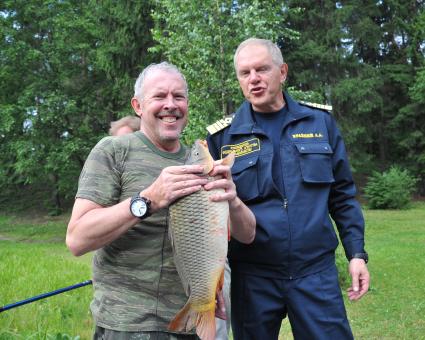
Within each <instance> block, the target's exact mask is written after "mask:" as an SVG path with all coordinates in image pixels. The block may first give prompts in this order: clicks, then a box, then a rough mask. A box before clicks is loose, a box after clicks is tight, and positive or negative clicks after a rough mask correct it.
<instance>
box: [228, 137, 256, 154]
mask: <svg viewBox="0 0 425 340" xmlns="http://www.w3.org/2000/svg"><path fill="white" fill-rule="evenodd" d="M259 150H260V140H259V139H258V138H252V139H248V140H246V141H244V142H242V143H239V144H228V145H223V146H222V147H221V158H224V157H226V156H227V155H228V154H230V153H232V152H234V153H235V156H236V157H240V156H244V155H247V154H250V153H253V152H256V151H259Z"/></svg>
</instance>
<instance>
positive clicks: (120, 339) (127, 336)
mask: <svg viewBox="0 0 425 340" xmlns="http://www.w3.org/2000/svg"><path fill="white" fill-rule="evenodd" d="M198 339H199V338H198V337H197V336H196V335H194V334H191V335H190V334H175V333H166V332H120V331H113V330H111V329H105V328H101V327H96V331H95V333H94V336H93V340H198Z"/></svg>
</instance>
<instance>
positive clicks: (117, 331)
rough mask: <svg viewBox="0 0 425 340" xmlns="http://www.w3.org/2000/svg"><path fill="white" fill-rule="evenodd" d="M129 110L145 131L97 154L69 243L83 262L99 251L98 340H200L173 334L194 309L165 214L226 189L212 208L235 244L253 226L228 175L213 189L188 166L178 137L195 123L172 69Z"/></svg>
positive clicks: (150, 72) (144, 83) (140, 85)
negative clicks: (194, 196) (183, 200)
mask: <svg viewBox="0 0 425 340" xmlns="http://www.w3.org/2000/svg"><path fill="white" fill-rule="evenodd" d="M131 105H132V107H133V109H134V111H135V112H136V114H137V115H138V116H139V117H140V118H141V121H142V123H141V126H140V131H137V132H135V133H132V134H126V135H123V136H119V137H106V138H104V139H102V140H101V141H100V142H99V143H98V144H97V145H96V146H95V147H94V148H93V150H92V151H91V153H90V155H89V157H88V158H87V160H86V163H85V165H84V168H83V171H82V172H81V176H80V180H79V187H78V192H77V195H76V200H75V203H74V207H73V211H72V216H71V219H70V222H69V225H68V231H67V237H66V243H67V246H68V248H69V249H70V250H71V252H72V253H73V254H74V255H76V256H79V255H82V254H85V253H87V252H89V251H92V250H96V253H95V256H94V259H93V285H94V300H93V302H92V304H91V310H92V313H93V316H94V320H95V324H96V331H95V334H94V339H114V340H115V339H190V338H196V336H195V335H194V334H193V333H191V334H177V333H174V334H172V333H169V332H168V331H167V326H168V323H169V322H170V321H171V319H172V318H173V317H174V316H175V314H176V313H177V312H178V311H179V310H180V309H181V308H182V307H183V305H184V304H185V302H186V300H187V297H186V296H185V294H184V290H183V287H182V284H181V281H180V278H179V276H178V274H177V271H176V268H175V265H174V262H173V258H172V250H171V246H170V243H169V240H168V236H167V211H168V206H169V205H170V204H171V203H172V202H173V201H175V200H176V199H178V198H180V197H182V196H185V195H188V194H191V193H193V192H196V191H198V190H200V189H201V188H202V187H204V188H205V189H206V190H211V189H214V188H222V189H224V193H222V194H217V195H216V196H215V197H213V200H215V201H224V200H227V201H228V202H229V207H230V222H231V232H232V236H233V237H235V238H237V239H239V240H240V241H241V242H244V243H250V242H252V240H253V238H254V235H255V218H254V216H253V214H252V213H251V211H250V210H249V209H248V208H247V207H246V206H245V205H244V204H243V203H242V201H241V200H240V199H239V198H238V197H237V196H236V190H235V185H234V183H233V181H232V176H231V173H230V168H229V167H228V166H224V165H221V164H219V163H217V164H216V166H215V168H214V173H213V174H212V175H218V176H219V177H220V178H221V179H218V180H215V181H213V182H208V183H207V180H206V179H205V178H203V177H201V176H199V174H200V173H201V172H202V168H201V166H199V165H183V163H184V159H185V154H186V149H185V147H184V146H183V145H182V144H181V143H180V141H179V137H180V134H181V131H182V130H183V129H184V127H185V126H186V123H187V119H188V93H187V84H186V81H185V79H184V76H183V75H182V74H181V73H180V72H179V71H178V69H177V68H176V67H175V66H173V65H171V64H169V63H165V62H164V63H161V64H153V65H150V66H149V67H147V68H146V69H145V70H144V71H143V72H142V73H141V74H140V76H139V78H138V79H137V81H136V84H135V94H134V97H133V98H132V100H131ZM136 204H138V206H136ZM130 206H132V207H133V209H132V210H130ZM143 207H144V208H146V209H144V210H143V209H141V210H140V209H139V208H143Z"/></svg>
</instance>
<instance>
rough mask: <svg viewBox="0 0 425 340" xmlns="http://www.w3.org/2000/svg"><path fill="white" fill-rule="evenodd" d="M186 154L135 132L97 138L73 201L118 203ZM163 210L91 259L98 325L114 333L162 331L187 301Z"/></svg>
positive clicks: (146, 184) (93, 308) (165, 212)
mask: <svg viewBox="0 0 425 340" xmlns="http://www.w3.org/2000/svg"><path fill="white" fill-rule="evenodd" d="M185 154H186V149H185V148H184V147H183V146H182V147H181V148H180V151H179V152H178V153H167V152H164V151H161V150H159V149H157V148H156V147H155V146H154V145H153V144H152V143H151V142H150V141H149V140H148V139H147V138H146V136H144V135H143V134H142V133H141V132H140V131H138V132H135V133H133V134H129V135H123V136H119V137H106V138H104V139H102V140H101V141H100V142H99V143H98V144H97V145H96V146H95V147H94V148H93V150H92V151H91V153H90V155H89V157H88V158H87V160H86V163H85V165H84V168H83V171H82V172H81V175H80V180H79V187H78V192H77V195H76V197H78V198H85V199H89V200H91V201H93V202H96V203H98V204H100V205H102V206H105V207H106V206H111V205H114V204H117V203H119V202H121V201H123V200H125V199H127V198H129V197H132V196H134V195H135V194H137V193H138V192H140V191H142V190H143V189H145V188H146V187H148V186H149V185H150V184H152V182H153V181H154V180H155V179H156V178H157V177H158V175H159V174H160V172H161V170H162V169H163V168H164V167H167V166H171V165H181V164H183V163H184V158H185ZM167 213H168V210H167V209H162V210H160V211H158V212H156V213H155V214H153V215H152V216H150V217H148V218H147V219H145V220H143V221H141V222H140V223H138V224H136V225H135V226H134V227H133V228H131V229H130V230H128V232H126V233H125V234H123V235H122V236H121V237H119V238H118V239H117V240H115V241H113V242H112V243H111V244H109V245H107V246H104V247H103V248H101V249H98V250H97V251H96V253H95V256H94V258H93V286H94V300H93V302H92V304H91V310H92V313H93V316H94V319H95V322H96V324H97V325H98V326H101V327H104V328H108V329H114V330H118V331H130V332H137V331H165V330H166V329H167V325H168V323H169V322H170V320H172V318H173V317H174V316H175V314H176V313H177V312H178V311H179V310H180V308H182V307H183V305H184V304H185V302H186V301H187V297H186V296H185V293H184V290H183V287H182V284H181V281H180V278H179V276H178V274H177V271H176V268H175V265H174V261H173V255H172V249H171V245H170V242H169V239H168V230H167Z"/></svg>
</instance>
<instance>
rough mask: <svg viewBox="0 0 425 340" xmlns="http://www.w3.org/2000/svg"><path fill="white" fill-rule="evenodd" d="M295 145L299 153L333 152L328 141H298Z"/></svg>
mask: <svg viewBox="0 0 425 340" xmlns="http://www.w3.org/2000/svg"><path fill="white" fill-rule="evenodd" d="M295 146H296V148H297V150H298V152H299V153H324V154H329V153H333V151H332V148H331V146H330V145H329V143H298V144H295Z"/></svg>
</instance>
